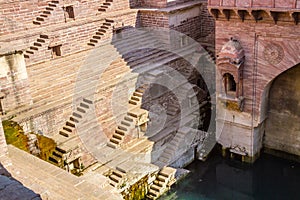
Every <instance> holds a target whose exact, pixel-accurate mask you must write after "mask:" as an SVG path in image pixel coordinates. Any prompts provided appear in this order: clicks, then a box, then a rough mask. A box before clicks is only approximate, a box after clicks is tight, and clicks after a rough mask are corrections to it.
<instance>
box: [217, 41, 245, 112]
mask: <svg viewBox="0 0 300 200" xmlns="http://www.w3.org/2000/svg"><path fill="white" fill-rule="evenodd" d="M244 62H245V52H244V49H243V47H242V46H241V44H240V42H239V41H238V40H236V39H233V38H231V39H230V40H229V41H228V42H227V43H226V44H224V46H223V47H222V49H221V51H220V52H219V54H218V58H217V70H218V71H219V74H220V75H221V76H222V83H221V84H220V85H221V88H220V95H219V99H220V100H221V101H222V102H224V104H225V105H226V106H227V105H229V104H230V105H231V109H235V110H240V111H242V110H243V99H244V97H243V70H244Z"/></svg>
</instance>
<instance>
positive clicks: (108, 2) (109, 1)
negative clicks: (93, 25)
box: [98, 0, 113, 12]
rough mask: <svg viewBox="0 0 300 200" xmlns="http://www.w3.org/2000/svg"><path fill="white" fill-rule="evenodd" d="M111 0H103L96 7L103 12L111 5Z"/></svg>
mask: <svg viewBox="0 0 300 200" xmlns="http://www.w3.org/2000/svg"><path fill="white" fill-rule="evenodd" d="M112 3H113V0H105V2H103V3H102V4H101V6H100V8H99V9H98V11H100V12H105V11H106V10H107V9H108V8H109V7H110V6H112Z"/></svg>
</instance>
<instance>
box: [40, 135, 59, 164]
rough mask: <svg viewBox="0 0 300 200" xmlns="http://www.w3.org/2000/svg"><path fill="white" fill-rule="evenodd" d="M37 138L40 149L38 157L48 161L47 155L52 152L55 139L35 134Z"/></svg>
mask: <svg viewBox="0 0 300 200" xmlns="http://www.w3.org/2000/svg"><path fill="white" fill-rule="evenodd" d="M37 139H38V148H39V149H40V151H41V152H40V154H39V155H38V157H39V158H41V159H43V160H46V161H49V156H50V155H51V154H52V152H53V151H54V150H55V147H56V143H55V141H54V140H52V139H50V138H47V137H45V136H42V135H37Z"/></svg>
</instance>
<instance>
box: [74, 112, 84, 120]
mask: <svg viewBox="0 0 300 200" xmlns="http://www.w3.org/2000/svg"><path fill="white" fill-rule="evenodd" d="M72 115H73V116H74V117H76V118H79V119H82V114H79V113H78V112H73V113H72Z"/></svg>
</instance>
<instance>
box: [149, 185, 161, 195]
mask: <svg viewBox="0 0 300 200" xmlns="http://www.w3.org/2000/svg"><path fill="white" fill-rule="evenodd" d="M150 189H151V190H155V191H157V192H159V193H160V190H161V189H162V187H160V186H158V185H155V184H152V185H151V186H150Z"/></svg>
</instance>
